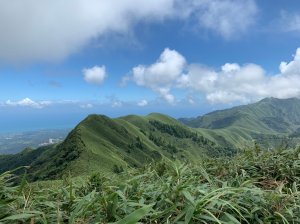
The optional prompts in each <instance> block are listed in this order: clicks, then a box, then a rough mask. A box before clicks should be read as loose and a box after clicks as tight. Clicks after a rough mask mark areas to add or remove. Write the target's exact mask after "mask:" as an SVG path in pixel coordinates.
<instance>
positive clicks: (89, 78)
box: [82, 65, 107, 85]
mask: <svg viewBox="0 0 300 224" xmlns="http://www.w3.org/2000/svg"><path fill="white" fill-rule="evenodd" d="M82 72H83V75H84V80H85V81H86V82H88V83H91V84H96V85H101V84H102V83H103V82H104V79H105V78H106V76H107V74H106V69H105V66H104V65H102V66H94V67H92V68H85V69H83V70H82Z"/></svg>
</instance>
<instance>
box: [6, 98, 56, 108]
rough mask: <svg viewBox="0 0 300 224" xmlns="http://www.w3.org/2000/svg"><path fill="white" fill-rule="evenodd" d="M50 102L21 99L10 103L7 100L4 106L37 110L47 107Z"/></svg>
mask: <svg viewBox="0 0 300 224" xmlns="http://www.w3.org/2000/svg"><path fill="white" fill-rule="evenodd" d="M51 103H52V102H51V101H39V102H37V101H33V100H31V99H29V98H25V99H22V100H20V101H11V100H7V101H6V102H5V105H6V106H21V107H33V108H37V109H41V108H44V107H46V106H49V105H50V104H51Z"/></svg>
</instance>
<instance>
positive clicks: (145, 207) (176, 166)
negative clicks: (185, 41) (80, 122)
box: [0, 149, 300, 224]
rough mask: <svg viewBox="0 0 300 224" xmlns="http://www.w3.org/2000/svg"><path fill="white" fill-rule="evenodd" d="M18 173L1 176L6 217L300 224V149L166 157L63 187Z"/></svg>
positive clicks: (0, 219) (1, 210)
mask: <svg viewBox="0 0 300 224" xmlns="http://www.w3.org/2000/svg"><path fill="white" fill-rule="evenodd" d="M13 178H14V176H13V175H12V173H11V172H6V173H3V174H2V175H0V223H32V224H33V223H118V224H122V223H124V224H125V223H126V224H127V223H137V222H140V223H222V224H223V223H228V224H229V223H300V191H299V183H300V182H299V178H300V149H293V150H277V151H263V152H261V151H260V150H249V151H246V152H244V153H242V154H239V155H237V156H236V157H234V158H232V159H228V158H223V159H205V160H203V161H202V162H201V164H198V165H191V164H183V163H180V162H171V161H167V160H165V161H160V162H158V163H156V164H151V165H147V166H145V167H144V168H142V169H131V170H128V171H125V172H123V173H122V174H120V175H115V176H102V175H100V174H97V173H96V174H93V175H91V176H90V177H88V178H87V179H86V181H84V182H82V181H78V180H74V179H72V178H71V177H66V178H65V179H64V180H63V181H62V182H61V186H58V185H57V182H50V183H49V182H48V183H47V184H45V183H34V184H30V183H27V182H26V178H23V180H22V182H21V184H20V185H18V186H12V185H11V184H10V183H11V182H12V179H13ZM51 183H53V184H54V185H57V186H51Z"/></svg>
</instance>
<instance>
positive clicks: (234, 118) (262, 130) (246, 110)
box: [179, 98, 300, 145]
mask: <svg viewBox="0 0 300 224" xmlns="http://www.w3.org/2000/svg"><path fill="white" fill-rule="evenodd" d="M179 120H180V121H181V122H183V123H184V124H186V125H188V126H190V127H194V128H199V130H200V131H202V132H209V133H210V134H212V135H213V134H215V133H219V134H221V135H222V136H224V137H226V138H227V139H228V140H229V141H230V142H232V143H233V144H235V145H239V143H241V142H247V140H251V139H256V140H258V141H263V142H266V141H264V140H267V141H268V142H271V143H272V141H274V140H276V139H277V141H278V139H279V140H282V139H283V138H287V137H299V136H300V135H299V133H300V131H299V130H300V100H299V99H297V98H290V99H276V98H266V99H263V100H261V101H259V102H257V103H254V104H249V105H244V106H238V107H233V108H231V109H226V110H220V111H215V112H212V113H209V114H206V115H204V116H199V117H197V118H188V119H186V118H182V119H179ZM208 129H209V130H208Z"/></svg>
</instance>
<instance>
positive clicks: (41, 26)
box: [0, 0, 257, 63]
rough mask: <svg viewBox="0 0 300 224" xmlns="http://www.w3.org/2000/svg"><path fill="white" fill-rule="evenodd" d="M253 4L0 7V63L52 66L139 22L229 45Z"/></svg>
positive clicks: (92, 1)
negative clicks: (179, 28) (189, 30)
mask: <svg viewBox="0 0 300 224" xmlns="http://www.w3.org/2000/svg"><path fill="white" fill-rule="evenodd" d="M256 13H257V9H256V5H255V1H254V0H243V1H240V0H186V1H180V0H151V1H148V0H115V1H112V0H101V1H99V0H66V1H61V0H44V1H35V0H26V2H25V1H21V0H12V1H0V31H1V35H0V59H1V60H4V61H7V62H11V63H17V62H35V61H58V60H62V59H64V58H66V57H68V56H69V55H70V54H73V53H76V52H77V51H79V50H80V49H81V48H82V47H84V46H87V45H88V44H89V43H90V42H92V41H99V40H101V38H103V37H104V36H105V35H107V34H111V33H117V34H121V35H122V34H127V33H132V31H133V30H134V25H135V24H137V23H140V22H145V23H149V22H161V21H165V20H167V19H169V20H172V19H174V20H178V19H181V20H190V19H193V18H194V17H195V18H197V25H198V26H199V27H202V28H205V29H209V30H213V31H214V32H217V33H219V34H220V35H222V36H223V37H225V38H227V39H229V38H232V37H234V36H237V35H239V34H240V33H242V32H245V31H246V30H247V29H248V28H249V26H250V25H251V24H253V23H254V19H255V18H256V17H255V15H256Z"/></svg>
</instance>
